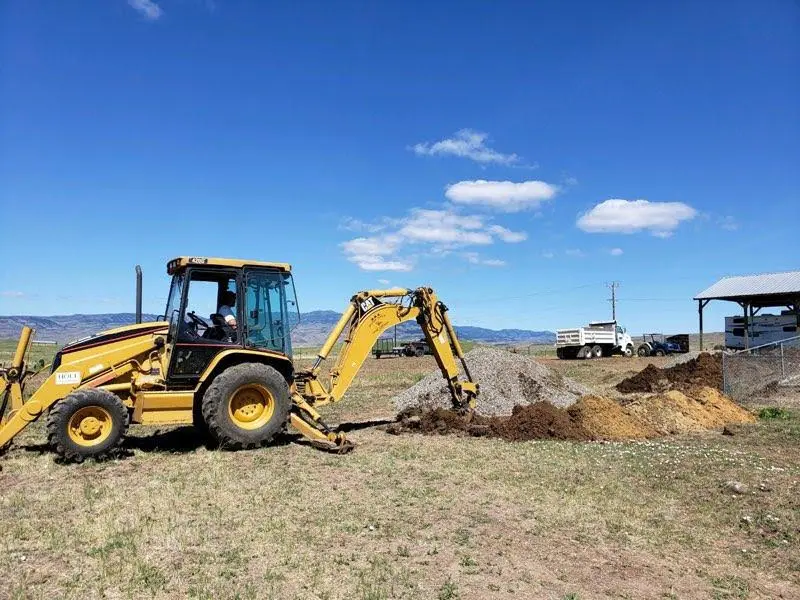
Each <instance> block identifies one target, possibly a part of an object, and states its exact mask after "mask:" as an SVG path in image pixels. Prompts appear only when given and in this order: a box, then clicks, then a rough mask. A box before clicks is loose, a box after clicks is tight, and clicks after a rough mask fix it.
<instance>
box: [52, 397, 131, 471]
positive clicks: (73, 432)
mask: <svg viewBox="0 0 800 600" xmlns="http://www.w3.org/2000/svg"><path fill="white" fill-rule="evenodd" d="M128 417H129V415H128V408H127V407H126V406H125V405H124V404H123V403H122V400H120V399H119V398H118V397H117V396H115V395H114V394H112V393H111V392H107V391H105V390H98V389H84V390H75V391H74V392H72V393H71V394H69V395H68V396H67V397H66V398H64V399H63V400H59V401H58V402H56V404H55V405H54V406H53V408H52V409H50V413H49V414H48V415H47V441H48V442H49V444H50V447H51V448H52V449H53V451H54V452H55V453H56V454H58V455H59V456H60V457H62V458H63V459H64V460H65V461H68V462H82V461H83V460H84V459H86V458H96V459H98V460H102V459H103V458H108V457H109V456H110V455H111V454H113V452H114V450H115V449H116V448H117V447H118V446H119V445H120V444H121V443H122V438H123V437H124V436H125V431H126V430H127V429H128Z"/></svg>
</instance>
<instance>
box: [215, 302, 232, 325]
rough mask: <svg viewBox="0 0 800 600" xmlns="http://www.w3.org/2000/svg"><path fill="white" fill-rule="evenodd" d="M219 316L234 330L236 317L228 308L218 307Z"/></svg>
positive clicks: (224, 306)
mask: <svg viewBox="0 0 800 600" xmlns="http://www.w3.org/2000/svg"><path fill="white" fill-rule="evenodd" d="M218 312H219V314H220V315H222V317H223V318H224V319H225V322H226V323H227V324H228V325H230V326H231V327H233V328H234V329H236V316H235V315H234V314H233V310H231V307H230V306H226V305H224V304H223V305H222V306H220V307H219V311H218Z"/></svg>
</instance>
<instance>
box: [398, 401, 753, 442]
mask: <svg viewBox="0 0 800 600" xmlns="http://www.w3.org/2000/svg"><path fill="white" fill-rule="evenodd" d="M754 421H755V417H753V415H751V414H750V413H749V412H747V411H746V410H745V409H743V408H742V407H740V406H739V405H737V404H736V403H735V402H733V401H732V400H730V399H729V398H727V397H726V396H724V395H723V394H721V393H720V392H719V390H716V389H714V388H710V387H695V388H693V389H692V391H691V392H688V393H684V392H681V391H679V390H670V391H668V392H664V393H662V394H652V395H648V396H641V397H639V398H637V399H635V400H633V401H631V402H629V403H627V404H625V405H624V406H623V405H620V404H619V403H618V402H616V401H614V400H611V399H609V398H603V397H601V396H584V397H583V398H581V399H580V400H578V401H577V402H576V403H575V404H573V405H571V406H569V407H568V408H560V407H557V406H553V405H552V404H550V403H548V402H536V403H534V404H528V405H524V406H515V407H514V409H513V414H512V415H511V416H494V417H486V416H481V415H475V416H473V417H472V419H470V420H467V419H465V418H464V417H463V416H462V415H459V414H457V413H456V412H454V411H452V410H449V409H444V408H436V409H433V410H430V411H427V410H422V409H419V408H415V409H412V410H408V411H406V412H404V413H402V414H401V415H400V416H399V417H398V421H397V422H396V423H393V424H392V425H390V426H389V427H388V429H387V430H388V431H389V433H394V434H399V433H406V432H418V433H427V434H439V435H446V434H456V435H471V436H487V437H496V438H501V439H504V440H507V441H510V442H519V441H526V440H574V441H591V440H607V441H623V440H639V439H647V438H653V437H659V436H664V435H673V434H678V433H691V432H695V431H705V430H709V429H717V428H721V427H723V426H725V425H729V424H734V423H735V424H740V423H752V422H754Z"/></svg>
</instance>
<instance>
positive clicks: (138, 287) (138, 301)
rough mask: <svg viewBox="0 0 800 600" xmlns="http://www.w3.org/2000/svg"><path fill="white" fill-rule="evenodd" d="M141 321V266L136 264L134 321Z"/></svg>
mask: <svg viewBox="0 0 800 600" xmlns="http://www.w3.org/2000/svg"><path fill="white" fill-rule="evenodd" d="M141 322H142V267H140V266H139V265H136V323H137V324H139V323H141Z"/></svg>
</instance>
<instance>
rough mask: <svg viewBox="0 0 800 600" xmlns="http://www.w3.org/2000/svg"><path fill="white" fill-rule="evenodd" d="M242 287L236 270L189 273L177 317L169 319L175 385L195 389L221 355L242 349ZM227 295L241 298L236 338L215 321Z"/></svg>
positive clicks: (170, 367)
mask: <svg viewBox="0 0 800 600" xmlns="http://www.w3.org/2000/svg"><path fill="white" fill-rule="evenodd" d="M240 287H241V278H240V276H239V272H238V271H236V270H234V269H231V270H228V269H207V268H206V269H203V268H190V269H188V270H187V273H186V278H185V283H184V288H185V289H184V290H183V299H182V302H181V306H180V309H179V310H178V311H176V314H174V315H167V317H168V318H170V323H171V325H170V334H171V340H170V341H171V342H172V351H171V356H170V365H169V372H168V379H169V381H170V382H171V383H172V384H174V385H178V386H182V385H185V386H186V387H192V386H194V385H195V384H196V382H197V380H198V379H199V377H200V375H201V374H202V373H203V372H204V371H205V369H206V367H208V365H209V364H210V363H211V361H212V360H213V359H214V357H215V356H216V355H217V354H219V353H220V352H222V351H223V350H226V349H229V348H236V347H238V348H241V347H242V345H243V340H242V338H243V335H242V333H241V328H239V327H238V324H239V323H242V310H241V306H242V302H241V301H240V297H241V295H240V294H239V293H238V292H239V291H240ZM225 291H232V292H234V293H236V296H237V297H236V307H235V311H234V314H235V315H236V321H237V329H236V331H235V334H234V335H223V334H222V331H221V329H220V328H219V327H218V326H217V325H215V323H214V319H213V318H212V315H217V314H218V310H219V307H220V304H221V302H222V298H223V294H224V292H225ZM173 320H174V322H173Z"/></svg>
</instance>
